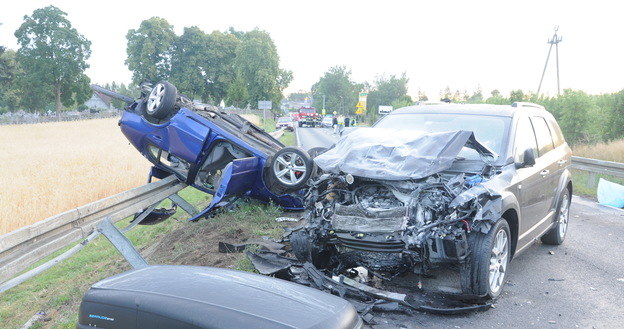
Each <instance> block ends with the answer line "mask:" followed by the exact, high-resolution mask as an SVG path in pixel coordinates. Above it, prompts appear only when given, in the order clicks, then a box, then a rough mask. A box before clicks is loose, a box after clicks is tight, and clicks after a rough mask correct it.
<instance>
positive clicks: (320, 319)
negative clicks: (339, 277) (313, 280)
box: [76, 265, 363, 329]
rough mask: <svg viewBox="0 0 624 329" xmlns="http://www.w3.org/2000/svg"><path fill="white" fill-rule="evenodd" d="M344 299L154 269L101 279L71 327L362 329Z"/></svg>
mask: <svg viewBox="0 0 624 329" xmlns="http://www.w3.org/2000/svg"><path fill="white" fill-rule="evenodd" d="M362 325H363V324H362V319H361V318H360V317H359V316H358V314H357V312H356V310H355V308H354V307H353V306H352V305H351V304H350V303H349V302H347V301H346V300H344V299H341V298H339V297H337V296H333V295H330V294H327V293H324V292H321V291H319V290H316V289H313V288H309V287H304V286H302V285H299V284H295V283H292V282H288V281H284V280H280V279H276V278H270V277H266V276H262V275H258V274H253V273H247V272H240V271H234V270H228V269H221V268H211V267H199V266H172V265H155V266H148V267H144V268H141V269H136V270H131V271H128V272H124V273H121V274H118V275H115V276H113V277H110V278H107V279H104V280H102V281H100V282H98V283H96V284H94V285H93V286H91V288H90V289H89V290H88V291H87V293H86V294H85V295H84V297H83V299H82V303H81V304H80V311H79V315H78V323H77V325H76V328H78V329H87V328H109V329H117V328H119V329H128V328H137V329H149V328H178V329H200V328H211V329H225V328H240V329H252V328H284V329H286V328H302V329H303V328H311V329H312V328H319V329H320V328H327V329H360V328H362Z"/></svg>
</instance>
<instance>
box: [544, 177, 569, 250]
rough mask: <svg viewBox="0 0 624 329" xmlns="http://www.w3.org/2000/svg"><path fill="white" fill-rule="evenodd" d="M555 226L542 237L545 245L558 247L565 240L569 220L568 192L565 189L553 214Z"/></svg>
mask: <svg viewBox="0 0 624 329" xmlns="http://www.w3.org/2000/svg"><path fill="white" fill-rule="evenodd" d="M555 216H556V218H557V224H555V226H553V228H551V229H550V231H548V233H546V234H545V235H544V236H542V242H543V243H545V244H552V245H560V244H562V243H563V240H564V239H565V236H566V233H567V232H568V222H569V219H570V191H569V190H568V189H565V190H564V191H563V193H562V194H561V198H559V207H558V208H557V213H556V214H555Z"/></svg>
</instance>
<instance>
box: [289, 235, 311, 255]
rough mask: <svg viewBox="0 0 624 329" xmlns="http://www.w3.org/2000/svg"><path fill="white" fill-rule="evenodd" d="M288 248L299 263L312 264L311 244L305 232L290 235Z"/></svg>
mask: <svg viewBox="0 0 624 329" xmlns="http://www.w3.org/2000/svg"><path fill="white" fill-rule="evenodd" d="M290 247H291V249H292V252H293V254H294V255H295V257H296V258H297V260H298V261H300V262H312V244H311V243H310V236H309V235H308V234H307V233H306V232H305V231H295V232H292V233H291V234H290Z"/></svg>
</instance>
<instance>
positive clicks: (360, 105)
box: [351, 102, 366, 109]
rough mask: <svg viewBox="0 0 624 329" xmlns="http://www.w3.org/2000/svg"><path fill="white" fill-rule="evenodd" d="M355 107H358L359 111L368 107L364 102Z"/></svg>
mask: <svg viewBox="0 0 624 329" xmlns="http://www.w3.org/2000/svg"><path fill="white" fill-rule="evenodd" d="M351 104H353V103H351ZM355 107H357V108H358V109H361V108H364V107H366V105H364V102H358V103H357V105H356V106H355Z"/></svg>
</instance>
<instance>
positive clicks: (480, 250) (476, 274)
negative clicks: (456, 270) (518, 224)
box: [460, 219, 511, 298]
mask: <svg viewBox="0 0 624 329" xmlns="http://www.w3.org/2000/svg"><path fill="white" fill-rule="evenodd" d="M468 245H469V247H470V254H469V256H468V258H467V259H466V263H465V264H464V266H463V267H462V271H461V273H460V275H461V283H462V290H463V291H464V293H465V294H467V295H472V296H479V297H489V298H496V297H497V296H498V295H500V293H501V291H502V289H503V285H504V284H505V275H506V274H507V266H508V265H509V256H510V254H511V235H510V234H509V224H507V221H506V220H505V219H500V220H499V221H498V222H496V224H494V225H493V226H492V228H491V229H490V231H489V232H488V233H487V234H483V233H481V232H475V231H473V232H471V233H470V234H468Z"/></svg>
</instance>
